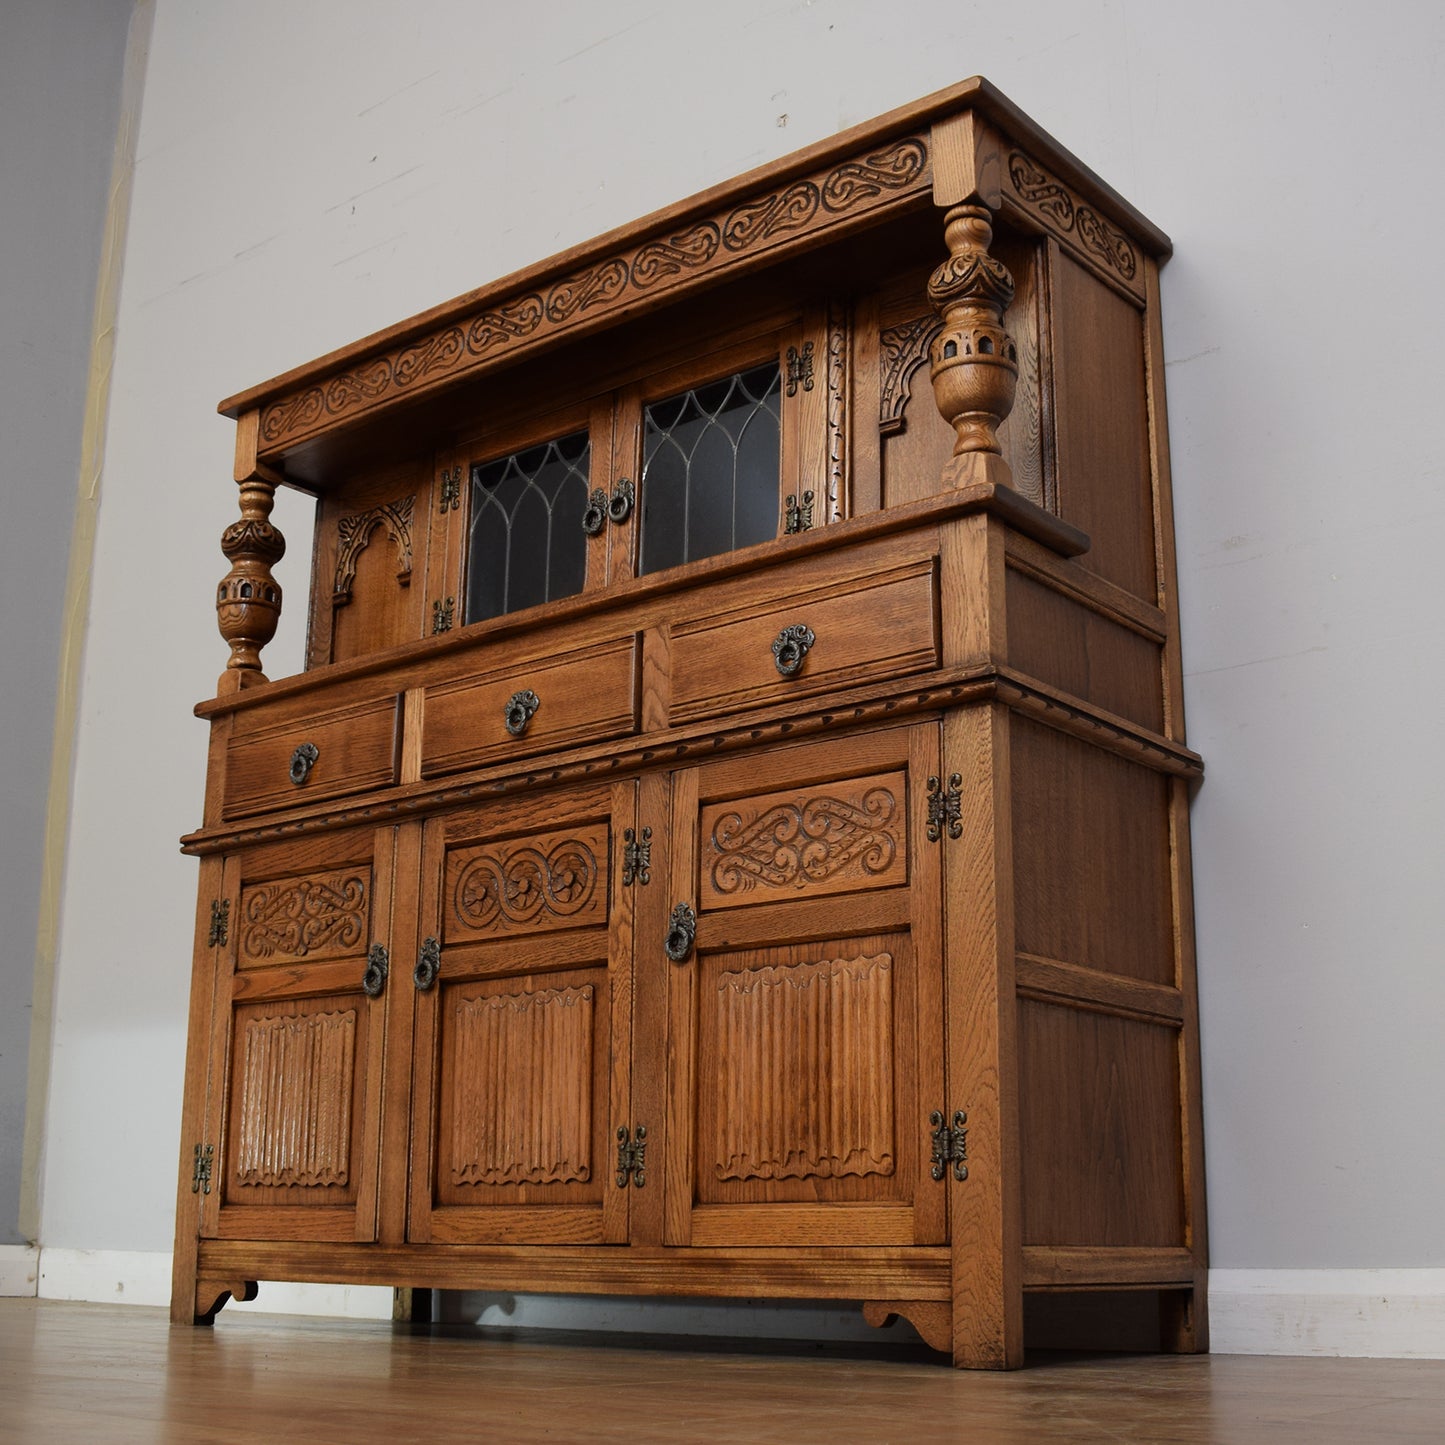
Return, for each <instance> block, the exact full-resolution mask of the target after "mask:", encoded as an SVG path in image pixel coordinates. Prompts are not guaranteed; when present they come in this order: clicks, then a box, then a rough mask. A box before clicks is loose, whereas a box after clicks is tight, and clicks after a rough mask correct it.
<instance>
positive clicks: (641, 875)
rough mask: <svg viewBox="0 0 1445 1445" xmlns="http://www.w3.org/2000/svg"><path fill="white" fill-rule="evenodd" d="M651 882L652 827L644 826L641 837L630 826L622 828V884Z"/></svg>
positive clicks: (624, 885)
mask: <svg viewBox="0 0 1445 1445" xmlns="http://www.w3.org/2000/svg"><path fill="white" fill-rule="evenodd" d="M651 882H652V829H651V828H644V829H643V830H642V837H641V839H639V838H638V836H637V834H636V833H635V832H634V831H633V830H632V829H631V828H624V829H623V830H622V886H623V887H624V888H631V887H632V885H633V884H634V883H640V884H641V885H642V886H643V887H644V888H646V887H647V885H648V884H649V883H651Z"/></svg>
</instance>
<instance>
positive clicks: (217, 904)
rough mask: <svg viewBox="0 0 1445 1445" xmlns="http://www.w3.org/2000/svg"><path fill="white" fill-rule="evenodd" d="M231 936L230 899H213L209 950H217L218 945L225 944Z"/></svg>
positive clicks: (207, 941) (208, 941) (207, 944)
mask: <svg viewBox="0 0 1445 1445" xmlns="http://www.w3.org/2000/svg"><path fill="white" fill-rule="evenodd" d="M230 934H231V900H230V899H229V898H213V899H212V900H211V933H210V937H209V938H208V939H207V940H206V946H207V947H208V948H215V947H216V945H217V944H224V943H225V942H226V939H227V938H229V937H230Z"/></svg>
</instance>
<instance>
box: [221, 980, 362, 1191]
mask: <svg viewBox="0 0 1445 1445" xmlns="http://www.w3.org/2000/svg"><path fill="white" fill-rule="evenodd" d="M355 1053H356V1013H355V1010H353V1009H344V1010H338V1011H337V1012H335V1013H316V1014H287V1015H280V1016H275V1017H269V1018H253V1019H249V1020H247V1022H246V1025H245V1030H244V1034H243V1037H242V1040H241V1049H240V1063H239V1074H240V1100H241V1107H240V1115H239V1117H240V1120H241V1135H240V1140H239V1141H238V1144H237V1149H236V1177H237V1179H238V1180H239V1181H240V1183H242V1184H247V1185H258V1186H263V1187H271V1188H284V1187H290V1186H301V1187H318V1186H325V1185H339V1186H345V1185H346V1184H347V1183H348V1182H349V1178H350V1169H351V1085H352V1066H353V1060H354V1058H355Z"/></svg>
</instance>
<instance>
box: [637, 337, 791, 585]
mask: <svg viewBox="0 0 1445 1445" xmlns="http://www.w3.org/2000/svg"><path fill="white" fill-rule="evenodd" d="M781 390H782V377H781V374H780V368H779V366H778V363H777V362H776V361H770V362H767V363H766V364H765V365H763V366H755V367H752V368H751V369H749V370H747V371H740V372H738V373H736V374H735V375H733V376H725V377H723V378H722V379H721V380H719V381H713V382H709V383H707V384H706V385H705V386H697V387H694V388H693V389H692V390H691V391H685V392H681V393H679V394H678V395H677V396H670V397H667V398H666V399H665V400H663V401H655V402H653V403H652V404H651V405H650V406H648V407H647V408H646V410H645V413H644V418H643V422H644V432H643V451H642V459H643V463H642V570H643V571H644V572H657V571H659V570H660V569H662V568H663V567H676V566H678V565H679V564H680V563H683V562H695V561H696V560H697V559H698V558H699V557H712V556H715V555H716V554H717V553H719V552H730V551H732V550H733V549H734V548H737V547H748V546H751V545H752V544H753V543H754V542H765V541H767V540H768V539H769V538H770V537H774V536H776V535H777V530H778V468H779V455H780V445H779V443H780V437H781V431H780V421H779V415H780V406H781V403H780V395H781Z"/></svg>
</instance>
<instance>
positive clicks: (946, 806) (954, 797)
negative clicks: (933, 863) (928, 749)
mask: <svg viewBox="0 0 1445 1445" xmlns="http://www.w3.org/2000/svg"><path fill="white" fill-rule="evenodd" d="M962 789H963V777H962V775H961V774H959V773H950V774H949V775H948V786H947V787H946V788H945V787H944V786H943V785H942V783H940V782H939V781H938V779H937V777H931V778H929V780H928V828H927V830H926V834H925V836H926V837H927V838H928V841H929V842H930V843H938V842H941V841H942V839H943V830H944V828H947V829H948V836H949V837H950V838H961V837H962V836H963V791H962Z"/></svg>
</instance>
